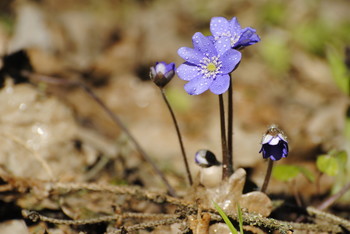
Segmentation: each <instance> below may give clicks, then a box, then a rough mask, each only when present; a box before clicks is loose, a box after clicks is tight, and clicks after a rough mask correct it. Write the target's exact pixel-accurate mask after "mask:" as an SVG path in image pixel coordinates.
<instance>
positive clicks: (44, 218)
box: [22, 210, 180, 225]
mask: <svg viewBox="0 0 350 234" xmlns="http://www.w3.org/2000/svg"><path fill="white" fill-rule="evenodd" d="M22 215H23V217H24V218H28V219H30V220H32V221H33V222H37V221H39V220H40V221H43V222H48V223H54V224H65V225H85V224H94V223H102V222H111V221H115V220H118V219H120V218H122V219H126V218H133V219H169V218H179V217H180V215H175V214H147V213H146V214H145V213H133V212H130V213H123V214H115V215H107V216H102V217H98V218H91V219H79V220H69V219H56V218H51V217H47V216H45V215H41V214H39V213H38V212H36V211H29V210H22Z"/></svg>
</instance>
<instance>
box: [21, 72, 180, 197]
mask: <svg viewBox="0 0 350 234" xmlns="http://www.w3.org/2000/svg"><path fill="white" fill-rule="evenodd" d="M23 75H25V76H28V77H32V78H34V79H37V80H40V81H43V82H45V83H50V84H56V85H66V86H67V85H68V86H78V87H80V88H82V89H83V90H84V91H85V92H86V93H87V94H88V95H89V96H90V97H91V98H92V99H93V100H94V101H95V102H96V103H97V104H99V106H100V107H101V108H102V109H103V110H104V111H105V112H106V113H107V114H108V115H109V117H110V118H111V119H112V120H113V122H114V123H115V124H116V125H118V126H119V127H120V129H121V130H122V131H123V132H124V133H125V134H126V135H127V136H128V138H129V139H130V140H131V141H132V143H133V144H134V145H135V147H136V149H137V151H138V152H139V153H140V155H141V157H142V159H143V160H144V161H145V162H147V163H149V164H150V165H151V167H152V168H153V170H154V171H155V172H156V174H157V175H158V176H159V177H160V178H161V179H162V181H163V183H164V184H165V186H166V187H167V189H168V192H169V194H170V195H172V196H174V197H175V196H176V193H175V190H174V189H173V187H172V186H171V185H170V183H169V182H168V180H167V179H166V177H165V175H164V174H163V172H162V171H161V170H160V169H159V168H158V167H157V165H156V164H155V163H154V162H153V160H152V159H151V157H150V156H149V155H148V154H147V153H146V151H144V150H143V148H142V147H141V145H140V144H139V143H138V141H137V140H136V138H135V137H134V136H133V135H132V134H131V132H130V131H129V129H128V128H127V127H126V125H125V124H124V123H123V122H122V121H121V119H120V118H119V117H118V116H117V115H116V114H115V113H113V112H112V111H111V110H110V109H109V108H108V107H107V106H106V105H105V103H104V102H103V101H102V100H101V99H100V98H99V97H98V96H97V95H96V94H95V93H94V92H93V91H92V89H90V88H89V87H87V86H86V85H85V84H84V83H82V82H79V81H67V80H63V79H57V78H54V77H50V76H44V75H39V74H34V73H30V72H24V74H23Z"/></svg>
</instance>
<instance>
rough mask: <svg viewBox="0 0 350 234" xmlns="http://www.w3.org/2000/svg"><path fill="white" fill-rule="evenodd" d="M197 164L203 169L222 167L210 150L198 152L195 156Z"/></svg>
mask: <svg viewBox="0 0 350 234" xmlns="http://www.w3.org/2000/svg"><path fill="white" fill-rule="evenodd" d="M195 162H196V163H197V164H198V165H199V166H201V167H211V166H220V165H221V163H220V162H219V161H218V160H217V159H216V157H215V155H214V154H213V152H211V151H209V150H198V151H197V152H196V155H195Z"/></svg>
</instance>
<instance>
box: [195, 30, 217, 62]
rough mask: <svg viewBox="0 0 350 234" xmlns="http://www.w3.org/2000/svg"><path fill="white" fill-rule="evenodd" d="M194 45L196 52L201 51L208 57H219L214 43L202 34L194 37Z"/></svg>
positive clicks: (196, 34)
mask: <svg viewBox="0 0 350 234" xmlns="http://www.w3.org/2000/svg"><path fill="white" fill-rule="evenodd" d="M192 43H193V47H194V49H195V50H199V51H200V52H202V54H206V56H207V57H208V56H215V55H217V52H216V50H215V47H214V43H213V41H212V40H211V39H210V38H208V37H206V36H204V35H203V34H202V33H200V32H197V33H195V34H194V35H193V37H192Z"/></svg>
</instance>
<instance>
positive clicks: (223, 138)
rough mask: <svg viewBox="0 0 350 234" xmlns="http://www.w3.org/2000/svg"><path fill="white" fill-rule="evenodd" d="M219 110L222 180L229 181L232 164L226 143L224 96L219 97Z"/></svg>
mask: <svg viewBox="0 0 350 234" xmlns="http://www.w3.org/2000/svg"><path fill="white" fill-rule="evenodd" d="M219 108H220V129H221V148H222V179H228V178H229V177H230V175H231V174H230V172H229V168H228V165H229V164H230V162H229V159H228V154H227V142H226V127H225V107H224V100H223V96H222V94H220V95H219Z"/></svg>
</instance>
